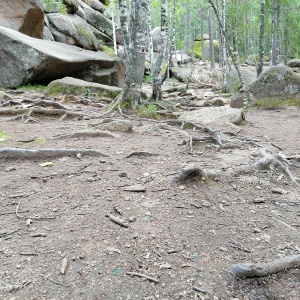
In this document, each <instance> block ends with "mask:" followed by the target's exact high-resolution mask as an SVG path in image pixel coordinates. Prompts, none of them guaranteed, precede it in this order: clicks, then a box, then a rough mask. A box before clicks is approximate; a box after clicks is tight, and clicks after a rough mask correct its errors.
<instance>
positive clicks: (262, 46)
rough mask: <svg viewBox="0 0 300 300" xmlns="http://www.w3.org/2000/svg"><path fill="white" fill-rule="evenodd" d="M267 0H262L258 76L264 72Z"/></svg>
mask: <svg viewBox="0 0 300 300" xmlns="http://www.w3.org/2000/svg"><path fill="white" fill-rule="evenodd" d="M264 41H265V0H260V29H259V57H258V64H257V70H256V73H257V77H258V76H259V75H260V74H261V73H262V70H263V66H264V53H265V50H264V49H265V43H264Z"/></svg>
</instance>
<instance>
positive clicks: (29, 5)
mask: <svg viewBox="0 0 300 300" xmlns="http://www.w3.org/2000/svg"><path fill="white" fill-rule="evenodd" d="M0 26H5V27H8V28H12V29H14V30H17V31H19V32H22V33H24V34H26V35H28V36H32V37H35V38H40V39H41V38H42V37H43V28H44V12H43V10H42V9H41V6H40V5H39V3H36V1H24V0H23V1H22V0H9V1H3V0H2V1H0ZM2 43H3V42H2V41H1V46H2Z"/></svg>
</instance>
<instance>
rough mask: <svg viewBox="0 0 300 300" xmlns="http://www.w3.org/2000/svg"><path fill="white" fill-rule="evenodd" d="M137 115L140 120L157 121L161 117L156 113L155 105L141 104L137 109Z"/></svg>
mask: <svg viewBox="0 0 300 300" xmlns="http://www.w3.org/2000/svg"><path fill="white" fill-rule="evenodd" d="M137 111H138V115H139V116H140V117H141V118H146V119H155V120H159V119H160V118H161V117H160V115H159V113H158V112H157V107H156V105H155V104H142V105H140V106H138V107H137Z"/></svg>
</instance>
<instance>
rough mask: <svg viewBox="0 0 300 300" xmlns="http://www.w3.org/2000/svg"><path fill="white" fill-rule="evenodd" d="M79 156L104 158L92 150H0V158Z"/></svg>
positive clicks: (102, 154) (101, 153)
mask: <svg viewBox="0 0 300 300" xmlns="http://www.w3.org/2000/svg"><path fill="white" fill-rule="evenodd" d="M79 153H80V154H81V155H94V156H106V157H108V156H109V155H108V154H105V153H103V152H101V151H98V150H94V149H81V150H80V149H64V148H63V149H40V150H33V149H23V148H0V158H16V159H18V158H48V157H57V156H76V155H77V154H79Z"/></svg>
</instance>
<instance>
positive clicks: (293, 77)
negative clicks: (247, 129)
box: [230, 65, 300, 108]
mask: <svg viewBox="0 0 300 300" xmlns="http://www.w3.org/2000/svg"><path fill="white" fill-rule="evenodd" d="M299 91H300V75H299V74H297V73H295V72H293V70H292V69H291V68H288V67H286V66H284V65H278V66H274V67H271V68H269V69H268V70H266V71H265V72H263V73H262V74H261V75H260V76H259V78H258V79H257V80H256V81H255V82H253V83H252V84H250V85H249V86H248V87H247V88H246V90H245V91H243V92H238V93H236V94H235V95H234V96H233V97H232V99H231V103H230V106H231V107H235V108H241V107H243V105H244V101H245V100H247V99H248V100H249V99H250V103H249V104H250V105H251V106H258V107H261V108H279V107H284V106H288V105H290V104H292V105H293V104H297V103H298V104H299V105H300V94H299Z"/></svg>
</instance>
